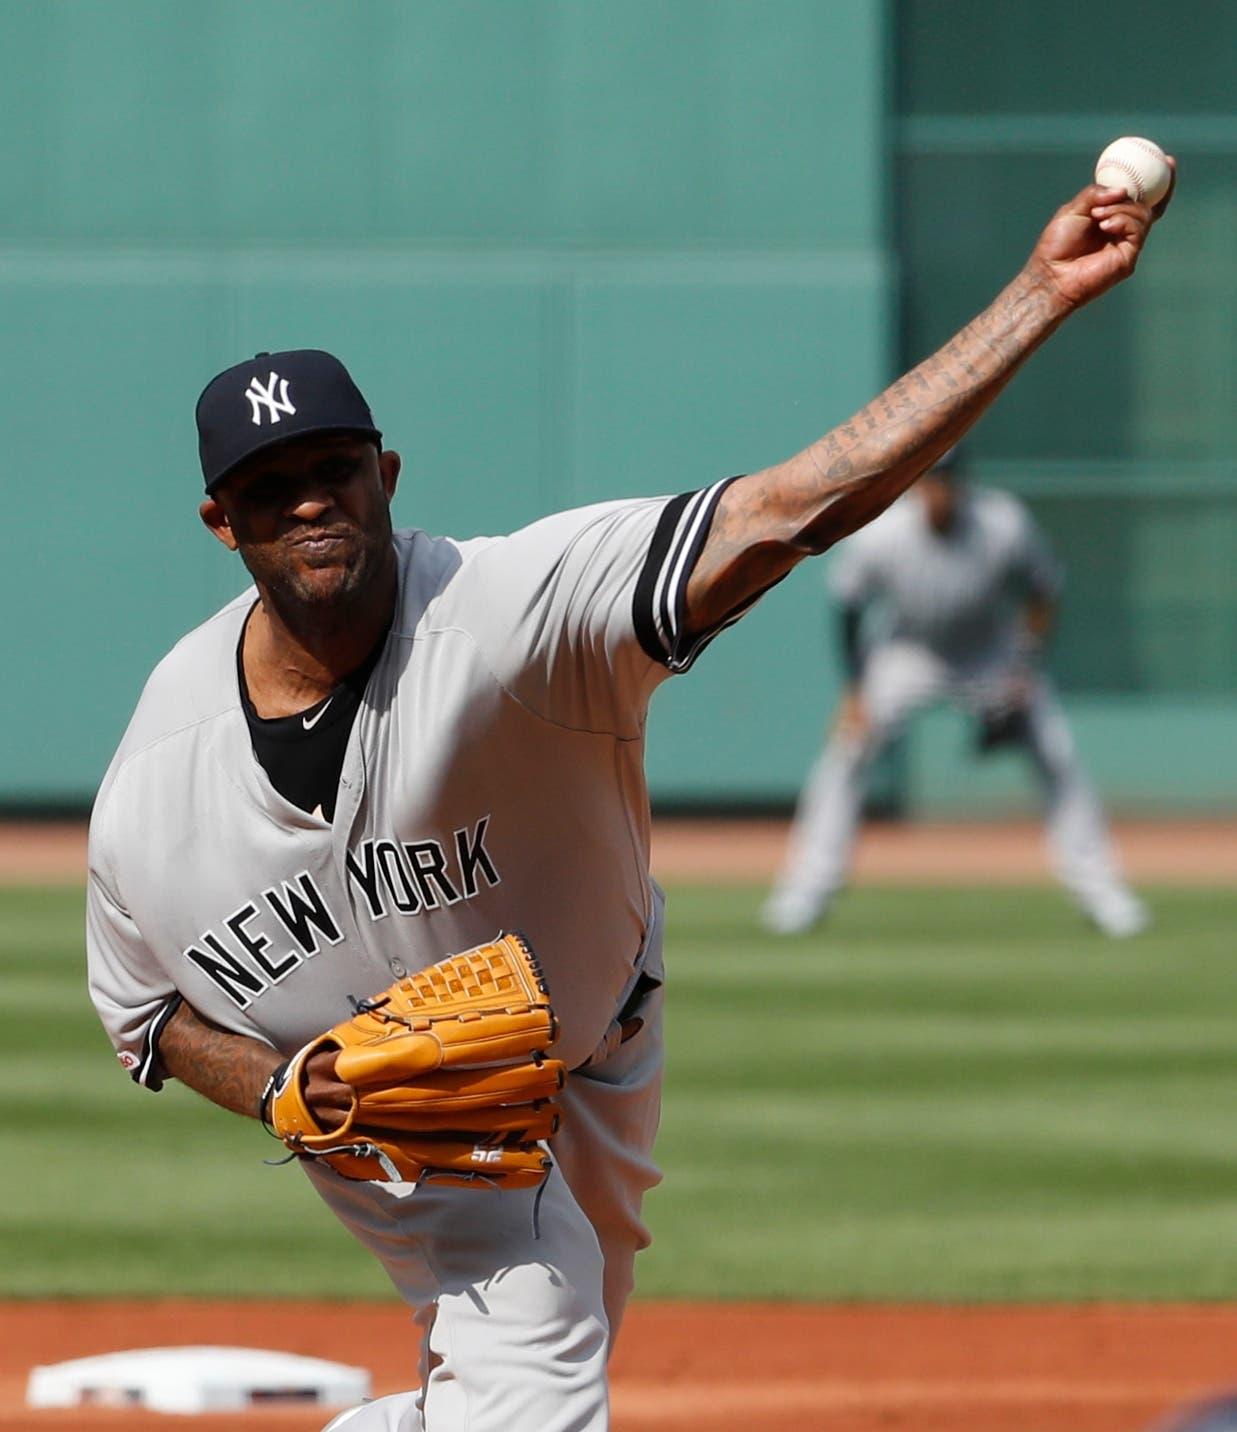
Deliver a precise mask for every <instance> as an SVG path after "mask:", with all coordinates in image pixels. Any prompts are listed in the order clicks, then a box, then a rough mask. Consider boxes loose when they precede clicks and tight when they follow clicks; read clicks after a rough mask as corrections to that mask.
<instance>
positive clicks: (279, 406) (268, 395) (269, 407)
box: [245, 373, 296, 427]
mask: <svg viewBox="0 0 1237 1432" xmlns="http://www.w3.org/2000/svg"><path fill="white" fill-rule="evenodd" d="M276 383H278V384H279V396H278V397H276V396H275V384H276ZM245 396H246V397H247V398H248V399H249V406H250V407H251V408H252V409H253V423H254V426H255V427H261V426H262V404H265V405H266V414H267V417H269V418H270V420H271V422H272V423H277V422H278V421H279V415H280V413H287V414H288V416H289V417H291V416H292V414H293V413H295V412H296V409H295V408H294V407H293V406H292V404H291V403H290V402H289V401H288V380H287V379H286V378H281V377H280V376H279V374H278V373H272V374H271V376H270V377H269V378H268V379H267V380H266V387H265V388H264V387H263V386H262V384H261V383H259V382H258V380H257V378H256V377H255V378H251V379H250V380H249V386H248V388H246V389H245Z"/></svg>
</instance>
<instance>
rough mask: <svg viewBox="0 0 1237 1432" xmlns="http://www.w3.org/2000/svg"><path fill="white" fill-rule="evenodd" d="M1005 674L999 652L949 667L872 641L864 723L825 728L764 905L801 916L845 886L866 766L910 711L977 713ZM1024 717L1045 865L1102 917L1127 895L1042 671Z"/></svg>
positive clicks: (1002, 685) (924, 654)
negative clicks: (1042, 822) (1041, 812)
mask: <svg viewBox="0 0 1237 1432" xmlns="http://www.w3.org/2000/svg"><path fill="white" fill-rule="evenodd" d="M1012 675H1013V669H1012V667H1011V665H1010V663H1009V661H1008V659H1007V658H1005V657H1000V658H997V659H994V660H992V661H989V662H986V663H980V664H977V665H974V666H970V667H959V666H954V665H952V664H950V663H948V662H946V661H944V660H943V659H942V658H941V657H940V656H938V655H937V654H936V653H934V652H931V651H929V650H928V649H926V648H925V647H922V646H918V645H915V644H913V643H910V642H898V641H893V642H889V643H887V644H886V645H884V646H881V647H878V648H877V649H876V650H875V651H874V652H873V653H872V655H871V657H870V658H869V660H868V663H867V666H866V669H865V671H864V676H863V681H862V685H861V696H862V700H863V705H864V707H865V710H866V714H867V721H868V724H867V729H866V730H865V731H864V732H863V733H862V734H860V735H854V734H849V733H847V732H845V731H840V730H839V731H835V732H834V733H833V735H832V736H831V737H830V738H829V739H828V741H827V742H826V744H825V747H824V749H823V750H822V752H821V754H820V756H819V758H818V759H817V761H816V763H815V765H814V766H813V768H812V771H811V773H810V775H809V777H808V780H807V783H806V784H805V786H804V788H803V791H802V793H801V795H800V797H799V802H798V807H797V809H796V812H795V819H794V822H793V825H792V827H791V833H790V839H789V844H788V846H787V853H786V859H785V862H784V864H783V868H782V871H781V873H780V875H779V877H778V881H777V884H776V886H775V888H774V892H773V895H772V896H771V899H770V907H771V908H773V907H777V906H781V908H783V909H784V910H786V911H788V912H789V911H792V910H793V911H795V912H796V913H797V914H799V915H801V916H802V920H803V923H807V922H808V921H809V919H810V918H812V917H814V916H815V915H817V914H819V912H820V911H821V910H823V909H824V907H825V906H826V904H827V903H828V901H829V899H830V898H831V897H832V896H833V894H834V893H835V892H836V891H837V890H839V889H840V888H841V887H842V886H843V885H844V884H845V882H846V879H847V876H848V874H849V871H850V865H851V858H852V854H853V851H854V845H855V836H856V831H857V827H858V823H859V817H860V813H861V811H862V808H863V799H864V793H865V788H866V782H867V774H868V771H869V769H870V767H871V765H872V763H873V761H874V760H875V759H876V758H877V756H878V755H879V754H880V753H881V752H882V751H883V750H884V749H885V747H886V746H887V745H888V744H889V742H890V741H891V740H893V738H894V737H895V736H896V735H897V734H898V733H899V732H900V731H901V730H902V728H903V727H904V726H905V724H906V722H907V720H908V719H909V718H910V717H911V716H913V715H914V714H915V713H916V712H918V711H921V710H923V709H924V708H925V707H928V706H932V705H935V704H938V703H941V702H948V703H950V704H952V705H954V706H957V707H959V708H961V709H962V710H965V711H967V712H969V713H971V714H974V715H976V716H979V715H981V714H982V713H983V712H984V711H986V710H990V709H992V707H993V706H994V705H995V704H996V703H997V702H998V701H999V699H1000V696H1001V694H1002V693H1003V692H1004V691H1005V690H1006V689H1007V688H1008V684H1009V681H1010V679H1011V677H1012ZM1028 715H1029V721H1028V730H1027V738H1026V748H1027V752H1028V754H1029V756H1030V758H1031V763H1032V768H1033V770H1034V772H1035V775H1036V777H1037V779H1038V783H1039V786H1040V789H1041V791H1042V793H1043V796H1044V801H1045V807H1046V834H1047V840H1048V847H1049V853H1050V856H1051V861H1052V866H1053V869H1054V870H1055V872H1056V874H1057V876H1058V878H1059V879H1060V880H1061V882H1062V884H1064V885H1065V887H1066V888H1067V889H1068V890H1069V891H1070V892H1071V894H1072V895H1073V896H1074V898H1075V899H1076V900H1077V901H1078V903H1079V904H1080V905H1081V906H1082V908H1083V909H1084V910H1086V911H1087V912H1088V913H1089V914H1091V915H1093V916H1097V917H1102V916H1103V914H1104V913H1105V912H1106V911H1108V910H1110V909H1111V908H1112V906H1113V904H1114V902H1128V901H1130V900H1132V899H1133V897H1132V895H1131V894H1130V892H1129V890H1128V889H1127V887H1126V885H1125V883H1124V881H1123V879H1122V877H1121V874H1120V871H1119V869H1118V865H1117V861H1116V857H1115V854H1114V851H1113V848H1112V843H1111V841H1110V839H1109V835H1108V828H1107V824H1106V822H1105V820H1104V814H1103V811H1102V809H1101V807H1100V803H1099V800H1098V798H1097V796H1096V794H1095V791H1094V788H1093V787H1092V785H1091V782H1090V781H1089V780H1088V779H1087V776H1086V774H1085V773H1084V771H1083V769H1082V767H1081V765H1080V763H1079V760H1078V754H1077V751H1076V749H1075V746H1074V740H1073V737H1072V735H1071V733H1070V730H1069V726H1068V724H1067V722H1066V720H1065V715H1064V712H1063V711H1062V709H1061V705H1060V702H1059V701H1058V700H1057V698H1056V696H1055V694H1054V693H1053V691H1052V689H1051V686H1050V685H1049V683H1048V682H1047V681H1046V680H1045V679H1044V678H1043V677H1037V678H1036V679H1035V683H1034V687H1033V689H1032V693H1031V699H1030V705H1029V711H1028Z"/></svg>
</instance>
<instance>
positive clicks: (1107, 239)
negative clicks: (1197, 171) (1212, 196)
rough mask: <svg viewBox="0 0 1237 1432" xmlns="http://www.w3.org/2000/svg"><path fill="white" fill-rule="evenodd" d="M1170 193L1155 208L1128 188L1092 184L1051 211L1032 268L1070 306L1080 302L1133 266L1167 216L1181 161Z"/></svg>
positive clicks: (1123, 276)
mask: <svg viewBox="0 0 1237 1432" xmlns="http://www.w3.org/2000/svg"><path fill="white" fill-rule="evenodd" d="M1168 162H1169V165H1170V166H1171V168H1172V171H1173V179H1172V183H1171V184H1170V185H1169V188H1168V193H1167V194H1165V195H1164V197H1163V198H1162V199H1161V200H1160V202H1159V203H1158V204H1157V205H1156V206H1155V207H1154V208H1151V207H1150V206H1148V205H1147V204H1138V203H1135V201H1134V200H1133V199H1131V198H1130V197H1129V196H1128V195H1127V194H1126V192H1125V190H1124V189H1111V188H1104V187H1103V186H1102V185H1099V184H1088V185H1087V187H1086V188H1085V189H1082V190H1080V191H1079V192H1078V193H1077V194H1075V195H1074V197H1073V198H1072V199H1071V200H1070V201H1069V202H1068V203H1066V204H1063V205H1062V206H1061V208H1059V209H1058V210H1057V212H1056V213H1055V214H1054V215H1053V216H1052V219H1051V220H1050V221H1049V223H1048V227H1047V228H1046V229H1045V230H1044V232H1043V233H1042V234H1041V235H1040V237H1039V242H1038V243H1037V244H1036V245H1035V248H1034V250H1033V251H1032V254H1031V257H1030V259H1029V260H1028V263H1027V267H1028V269H1031V270H1034V271H1036V272H1037V273H1038V274H1039V276H1040V277H1041V278H1043V279H1045V280H1046V281H1047V282H1048V283H1049V284H1050V285H1051V286H1052V287H1053V288H1054V289H1055V290H1056V291H1057V293H1058V294H1059V295H1060V297H1061V299H1062V300H1063V301H1064V303H1065V304H1066V306H1067V307H1068V308H1071V309H1072V308H1081V307H1082V305H1083V304H1084V303H1090V301H1091V300H1092V299H1093V298H1098V297H1099V296H1100V294H1101V293H1105V292H1106V291H1107V290H1108V289H1110V288H1112V287H1113V285H1114V284H1118V283H1120V282H1121V280H1122V279H1126V278H1129V276H1130V275H1131V274H1132V273H1133V272H1134V267H1135V265H1136V264H1137V262H1138V256H1139V254H1140V253H1141V252H1142V248H1143V245H1144V244H1145V243H1146V241H1147V235H1148V233H1149V232H1150V231H1151V226H1152V224H1154V223H1155V221H1156V220H1157V219H1159V218H1160V217H1162V215H1163V214H1164V211H1165V210H1166V209H1167V208H1168V205H1169V203H1170V202H1171V200H1172V197H1173V189H1174V188H1175V187H1176V184H1177V161H1176V160H1175V159H1173V158H1172V157H1171V156H1170V157H1169V160H1168Z"/></svg>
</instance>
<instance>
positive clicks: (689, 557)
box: [632, 477, 755, 672]
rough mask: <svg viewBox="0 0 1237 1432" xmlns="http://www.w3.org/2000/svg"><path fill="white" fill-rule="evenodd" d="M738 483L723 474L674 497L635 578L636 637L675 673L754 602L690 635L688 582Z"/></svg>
mask: <svg viewBox="0 0 1237 1432" xmlns="http://www.w3.org/2000/svg"><path fill="white" fill-rule="evenodd" d="M734 481H736V479H735V478H733V477H727V478H723V479H722V481H721V482H715V483H714V484H713V486H712V487H704V488H701V489H700V491H699V492H685V493H683V494H682V495H681V496H679V497H674V498H671V500H670V501H669V502H668V503H667V504H666V506H665V508H664V510H663V511H662V515H661V518H660V520H659V521H658V523H657V528H656V530H655V531H654V533H653V540H652V542H650V543H649V550H648V555H647V556H646V557H645V559H644V566H643V567H642V568H641V570H640V576H639V577H638V579H637V581H636V589H635V593H634V595H633V597H632V621H633V624H634V626H635V630H636V637H637V639H638V640H639V642H640V646H641V648H642V649H643V651H644V653H645V655H646V656H647V657H648V658H649V660H650V661H656V662H658V663H659V664H660V665H662V666H665V667H668V668H669V670H671V671H675V672H679V671H686V670H687V669H688V667H690V666H691V664H692V663H693V662H694V661H695V660H696V658H697V657H698V656H699V655H700V653H701V652H702V651H703V650H704V648H705V647H706V646H707V645H708V644H709V642H711V641H712V640H713V638H714V637H715V636H716V635H717V634H718V632H720V631H723V630H724V629H725V628H726V627H728V626H729V625H730V624H731V623H732V622H735V621H738V619H739V618H740V617H741V616H742V615H743V613H744V612H745V611H746V610H747V609H748V607H750V606H751V605H752V602H750V601H749V602H745V603H744V604H743V605H742V606H741V607H739V608H738V609H737V610H735V611H733V612H731V613H729V615H727V616H726V617H725V618H724V619H723V620H722V621H721V622H719V623H718V625H717V626H716V627H714V628H713V629H712V630H710V631H707V632H697V633H694V634H693V635H692V636H690V637H689V636H688V635H687V634H686V632H685V631H684V621H683V618H684V612H685V610H686V605H687V584H688V582H689V581H690V579H691V574H692V571H693V570H694V568H695V566H696V561H697V559H698V558H699V556H700V553H701V550H702V549H703V547H704V544H705V539H706V538H707V537H708V535H709V528H710V526H711V525H712V522H713V514H714V513H715V512H716V511H717V504H718V503H719V502H720V501H721V497H722V493H723V492H725V490H726V489H727V488H728V487H729V486H730V484H731V483H732V482H734ZM752 601H755V598H753V599H752Z"/></svg>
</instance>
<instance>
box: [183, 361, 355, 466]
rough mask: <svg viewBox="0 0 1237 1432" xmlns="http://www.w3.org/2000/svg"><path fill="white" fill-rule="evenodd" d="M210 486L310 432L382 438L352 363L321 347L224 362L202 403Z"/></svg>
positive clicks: (201, 435)
mask: <svg viewBox="0 0 1237 1432" xmlns="http://www.w3.org/2000/svg"><path fill="white" fill-rule="evenodd" d="M197 422H198V453H199V455H200V456H201V459H202V476H203V477H204V478H205V479H206V490H207V492H212V491H214V489H215V487H216V486H217V485H218V484H219V483H220V482H222V481H223V479H224V478H225V477H227V475H228V473H230V472H231V471H232V469H233V468H235V467H237V466H238V465H239V464H240V463H242V462H244V461H245V459H246V458H248V457H251V456H252V455H253V454H254V453H256V452H261V450H262V449H263V448H268V447H274V445H275V444H276V443H282V442H287V441H288V439H289V438H299V437H304V436H305V435H306V434H307V433H338V432H351V433H359V434H360V435H361V436H362V437H367V438H372V439H373V440H374V441H375V442H377V443H381V441H382V434H381V433H380V432H379V431H378V429H377V428H376V427H375V426H374V418H373V414H372V413H371V412H370V411H369V404H368V403H367V402H366V401H365V399H364V398H363V397H362V396H361V390H360V389H359V388H358V387H357V385H356V384H355V383H354V382H353V381H352V377H351V375H350V374H349V372H348V370H347V368H345V367H344V365H343V364H342V363H341V362H340V361H339V359H338V358H336V357H335V356H334V355H333V354H331V353H324V352H323V351H322V349H320V348H294V349H292V350H291V351H289V352H285V353H259V354H257V355H256V356H255V357H253V358H250V359H248V360H247V361H246V362H244V363H237V364H236V365H235V366H234V367H232V368H225V369H224V371H223V372H222V373H220V374H219V376H218V377H217V378H212V379H211V381H210V382H209V383H208V384H207V385H206V387H205V388H204V389H203V391H202V396H201V397H200V398H199V399H198V406H197Z"/></svg>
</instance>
